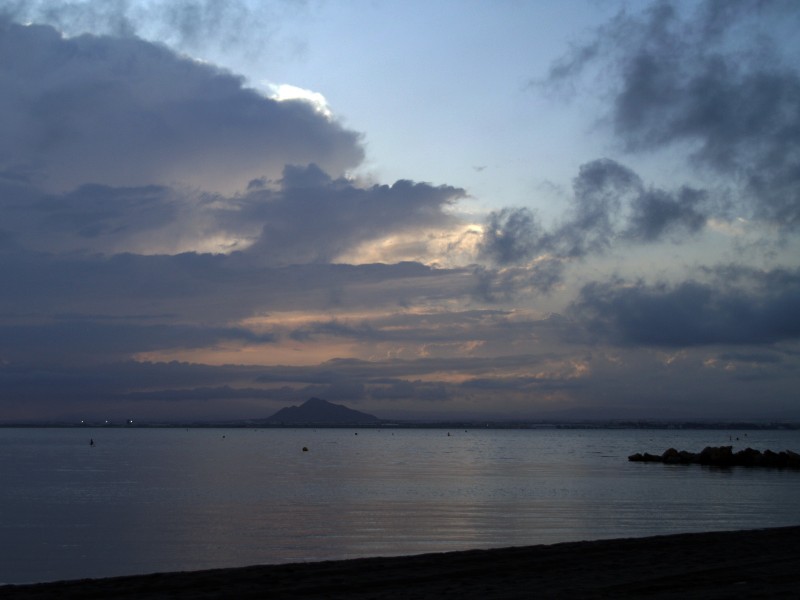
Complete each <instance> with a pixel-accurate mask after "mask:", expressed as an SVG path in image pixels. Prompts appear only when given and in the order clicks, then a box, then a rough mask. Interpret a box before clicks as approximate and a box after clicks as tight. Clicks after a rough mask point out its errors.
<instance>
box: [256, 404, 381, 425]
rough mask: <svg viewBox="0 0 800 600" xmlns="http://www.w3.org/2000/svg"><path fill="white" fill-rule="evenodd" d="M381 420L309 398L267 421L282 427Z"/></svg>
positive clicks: (338, 405) (353, 423)
mask: <svg viewBox="0 0 800 600" xmlns="http://www.w3.org/2000/svg"><path fill="white" fill-rule="evenodd" d="M380 421H381V420H380V419H379V418H378V417H376V416H374V415H370V414H367V413H363V412H361V411H358V410H353V409H352V408H347V407H346V406H342V405H341V404H333V403H331V402H328V401H327V400H322V399H321V398H309V399H308V400H306V401H305V402H304V403H303V404H301V405H300V406H287V407H286V408H282V409H280V410H279V411H278V412H276V413H275V414H274V415H272V416H271V417H269V418H268V419H266V422H267V423H270V424H282V425H375V424H377V423H380Z"/></svg>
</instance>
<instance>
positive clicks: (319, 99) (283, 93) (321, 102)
mask: <svg viewBox="0 0 800 600" xmlns="http://www.w3.org/2000/svg"><path fill="white" fill-rule="evenodd" d="M265 85H266V87H267V90H269V97H270V98H272V99H273V100H277V101H278V102H285V101H287V100H301V101H303V102H307V103H308V104H310V105H311V106H313V107H314V110H315V111H316V112H317V113H319V114H321V115H323V116H324V117H325V118H327V119H329V120H330V119H333V111H331V108H330V106H329V105H328V101H327V100H326V99H325V96H323V95H322V94H320V93H319V92H314V91H311V90H307V89H304V88H301V87H297V86H296V85H291V84H289V83H269V82H265Z"/></svg>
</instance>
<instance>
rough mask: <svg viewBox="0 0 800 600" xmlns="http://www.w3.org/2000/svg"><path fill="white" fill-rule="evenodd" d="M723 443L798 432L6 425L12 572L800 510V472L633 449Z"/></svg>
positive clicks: (0, 452) (205, 562) (27, 575)
mask: <svg viewBox="0 0 800 600" xmlns="http://www.w3.org/2000/svg"><path fill="white" fill-rule="evenodd" d="M448 433H449V434H450V435H448ZM90 437H92V438H94V440H95V442H96V443H97V445H96V446H95V447H94V448H90V447H89V438H90ZM735 437H739V441H736V440H735ZM729 439H732V440H733V441H729ZM727 444H733V445H734V446H735V447H734V450H738V449H741V448H744V447H746V446H752V447H754V448H757V449H761V450H764V449H767V448H769V449H773V450H785V449H793V450H800V432H798V431H748V432H727V431H669V430H552V429H541V430H482V429H478V430H468V431H464V430H451V431H450V432H447V431H444V430H435V429H434V430H409V429H398V430H391V429H382V430H377V429H375V430H372V429H367V430H363V429H362V430H357V431H356V430H348V429H319V430H312V429H260V430H253V429H227V430H221V429H191V430H188V431H186V430H184V429H91V430H85V429H0V478H1V479H0V480H1V481H2V484H3V485H2V489H0V582H6V583H13V582H25V581H47V580H54V579H64V578H70V579H72V578H79V577H101V576H111V575H121V574H130V573H146V572H155V571H171V570H189V569H203V568H215V567H228V566H243V565H249V564H256V563H278V562H288V561H309V560H325V559H337V558H353V557H357V556H370V555H384V556H385V555H400V554H413V553H420V552H431V551H447V550H458V549H467V548H476V547H483V548H488V547H496V546H509V545H528V544H541V543H555V542H562V541H573V540H583V539H599V538H610V537H629V536H644V535H653V534H661V533H677V532H685V531H704V530H712V529H717V530H720V529H743V528H757V527H770V526H780V525H796V524H798V522H800V519H798V514H799V513H798V509H797V506H800V473H798V472H790V471H778V470H758V469H744V468H734V469H710V468H706V467H699V466H681V465H674V466H673V465H661V464H644V463H630V462H628V461H627V456H628V455H629V454H632V453H634V452H640V451H649V452H653V453H661V452H662V451H663V450H665V449H666V448H668V447H676V448H678V449H687V450H692V451H699V450H701V449H702V448H703V447H704V446H706V445H727ZM303 446H306V447H308V449H309V451H308V452H303V451H302V448H303Z"/></svg>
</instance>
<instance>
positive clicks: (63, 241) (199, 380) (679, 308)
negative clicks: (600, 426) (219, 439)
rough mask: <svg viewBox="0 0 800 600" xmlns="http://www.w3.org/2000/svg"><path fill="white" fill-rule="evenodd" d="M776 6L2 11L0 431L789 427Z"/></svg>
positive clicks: (786, 23) (795, 220)
mask: <svg viewBox="0 0 800 600" xmlns="http://www.w3.org/2000/svg"><path fill="white" fill-rule="evenodd" d="M798 21H800V9H798V6H797V4H796V3H795V2H794V1H793V0H787V1H784V0H772V1H763V2H757V1H755V0H738V1H737V0H725V1H722V0H708V1H694V2H688V1H680V2H679V1H652V2H645V1H636V2H624V1H621V0H571V1H569V2H563V1H562V0H558V1H556V0H539V1H537V2H523V1H515V0H496V1H491V2H490V1H477V0H476V1H473V0H460V1H451V0H439V1H437V2H421V1H417V0H411V1H406V2H389V1H383V0H353V1H352V2H332V1H325V0H309V1H307V2H299V1H292V2H289V1H281V0H271V1H263V2H255V1H253V2H247V1H243V0H239V1H234V0H225V1H217V0H175V1H170V2H167V1H164V0H109V1H107V2H102V3H99V2H89V1H85V0H73V1H61V2H53V1H48V0H29V1H21V0H0V90H2V93H0V281H1V282H2V284H1V285H0V422H7V423H8V422H19V421H68V422H77V421H79V420H92V421H96V420H104V419H108V420H111V421H119V420H123V419H132V420H134V422H136V421H137V420H138V421H161V420H165V421H169V420H182V421H185V420H214V419H258V418H265V417H268V416H270V415H271V414H273V413H274V412H276V411H277V410H278V409H280V408H282V407H284V406H288V405H296V404H299V403H301V402H303V401H304V400H306V399H307V398H309V397H312V396H317V397H321V398H325V399H327V400H329V401H331V402H336V403H341V404H346V405H347V406H349V407H351V408H355V409H357V410H362V411H365V412H369V413H371V414H375V415H377V416H379V417H381V418H385V419H432V420H435V419H487V420H517V419H524V420H541V421H548V420H596V419H623V420H640V419H653V420H693V419H703V420H705V419H714V420H754V421H798V420H800V394H798V389H800V69H798V65H800V60H798V57H800V36H797V34H796V32H797V31H800V28H798V25H800V23H798Z"/></svg>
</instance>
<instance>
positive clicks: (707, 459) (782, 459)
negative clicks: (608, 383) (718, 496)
mask: <svg viewBox="0 0 800 600" xmlns="http://www.w3.org/2000/svg"><path fill="white" fill-rule="evenodd" d="M628 460H630V461H633V462H659V463H665V464H668V465H709V466H713V467H769V468H774V469H798V470H800V454H797V453H796V452H792V451H791V450H785V451H783V452H773V451H772V450H765V451H764V452H761V451H760V450H753V449H752V448H746V449H744V450H740V451H739V452H734V451H733V446H706V447H705V448H703V450H702V452H688V451H686V450H680V451H678V450H675V448H670V449H669V450H666V451H665V452H664V453H663V454H661V455H658V454H650V453H649V452H645V453H644V454H642V453H638V452H637V453H636V454H632V455H631V456H629V457H628Z"/></svg>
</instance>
